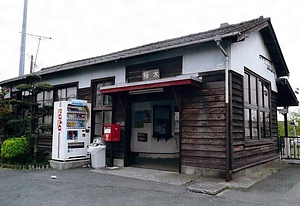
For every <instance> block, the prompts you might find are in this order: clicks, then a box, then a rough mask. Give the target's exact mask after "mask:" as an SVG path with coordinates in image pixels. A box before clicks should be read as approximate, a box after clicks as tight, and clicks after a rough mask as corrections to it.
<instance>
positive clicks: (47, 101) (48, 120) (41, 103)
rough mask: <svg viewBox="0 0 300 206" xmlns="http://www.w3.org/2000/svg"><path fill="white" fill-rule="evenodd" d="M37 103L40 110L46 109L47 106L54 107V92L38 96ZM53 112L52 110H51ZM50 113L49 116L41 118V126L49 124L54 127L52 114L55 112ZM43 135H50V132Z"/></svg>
mask: <svg viewBox="0 0 300 206" xmlns="http://www.w3.org/2000/svg"><path fill="white" fill-rule="evenodd" d="M37 103H38V107H39V108H44V107H47V106H53V90H51V91H44V92H41V93H38V94H37ZM51 111H52V110H51ZM51 111H49V114H47V115H45V116H43V117H41V118H39V124H49V125H52V114H53V112H51ZM41 132H42V133H47V134H48V133H49V134H51V132H50V131H45V132H43V131H41Z"/></svg>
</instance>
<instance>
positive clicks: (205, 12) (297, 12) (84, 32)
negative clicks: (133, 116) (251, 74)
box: [0, 0, 300, 88]
mask: <svg viewBox="0 0 300 206" xmlns="http://www.w3.org/2000/svg"><path fill="white" fill-rule="evenodd" d="M216 2H217V3H216ZM23 6H24V1H23V0H12V1H4V0H1V2H0V26H1V30H0V81H2V80H5V79H9V78H13V77H17V76H18V74H19V72H18V70H19V59H20V43H21V34H20V32H21V30H22V17H23ZM262 15H263V16H264V17H270V18H271V23H272V25H273V27H274V30H275V33H276V35H277V38H278V41H279V44H280V46H281V50H282V52H283V55H284V57H285V60H286V63H287V65H288V68H289V70H290V73H291V76H290V82H291V84H292V86H293V87H294V88H297V87H299V88H300V81H299V80H298V79H299V76H300V68H298V67H299V66H298V59H299V58H300V43H299V39H298V38H299V36H300V34H299V32H300V1H298V0H251V1H244V0H227V1H225V0H215V1H212V0H28V14H27V33H29V34H34V35H39V36H43V37H51V39H46V40H41V41H40V47H39V52H38V53H37V48H38V43H39V39H37V38H34V37H32V36H30V35H27V41H26V57H25V58H26V62H25V74H27V73H29V67H30V56H31V55H33V56H34V58H35V57H36V55H37V62H36V63H37V66H38V69H41V68H44V67H49V66H54V65H57V64H62V63H66V62H69V61H74V60H79V59H84V58H89V57H94V56H100V55H103V54H108V53H111V52H116V51H120V50H123V49H129V48H132V47H135V46H141V45H143V44H147V43H153V42H156V41H161V40H165V39H169V38H175V37H180V36H183V35H188V34H192V33H197V32H202V31H206V30H209V29H214V28H217V27H219V25H220V24H221V23H225V22H228V23H230V24H233V23H240V22H242V21H247V20H250V19H254V18H258V17H259V16H262Z"/></svg>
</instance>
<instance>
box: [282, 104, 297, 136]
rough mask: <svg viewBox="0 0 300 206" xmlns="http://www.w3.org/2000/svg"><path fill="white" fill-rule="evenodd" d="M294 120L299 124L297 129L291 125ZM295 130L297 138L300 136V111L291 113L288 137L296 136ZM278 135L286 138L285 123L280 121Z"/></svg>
mask: <svg viewBox="0 0 300 206" xmlns="http://www.w3.org/2000/svg"><path fill="white" fill-rule="evenodd" d="M294 120H295V121H296V122H298V126H296V127H295V126H293V125H291V124H290V123H291V122H293V121H294ZM294 129H295V130H296V136H300V109H297V110H295V111H290V112H289V117H288V135H289V137H294V136H295V130H294ZM278 135H279V136H282V137H283V136H285V132H284V122H283V121H278Z"/></svg>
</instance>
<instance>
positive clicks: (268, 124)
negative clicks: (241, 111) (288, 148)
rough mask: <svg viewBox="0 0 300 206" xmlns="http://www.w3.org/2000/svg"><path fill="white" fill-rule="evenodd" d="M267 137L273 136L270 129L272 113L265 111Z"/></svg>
mask: <svg viewBox="0 0 300 206" xmlns="http://www.w3.org/2000/svg"><path fill="white" fill-rule="evenodd" d="M265 134H266V135H265V137H266V138H270V137H271V131H270V113H269V112H266V113H265Z"/></svg>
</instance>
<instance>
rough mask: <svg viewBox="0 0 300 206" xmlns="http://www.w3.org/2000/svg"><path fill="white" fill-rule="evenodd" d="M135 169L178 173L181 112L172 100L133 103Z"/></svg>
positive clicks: (132, 137)
mask: <svg viewBox="0 0 300 206" xmlns="http://www.w3.org/2000/svg"><path fill="white" fill-rule="evenodd" d="M131 125H132V128H131V148H130V149H131V153H132V155H133V156H132V160H133V161H132V163H133V164H132V166H135V167H142V168H151V169H160V170H167V171H176V172H178V171H179V112H178V111H177V107H176V106H175V102H174V101H172V100H164V101H146V102H133V103H132V122H131Z"/></svg>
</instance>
